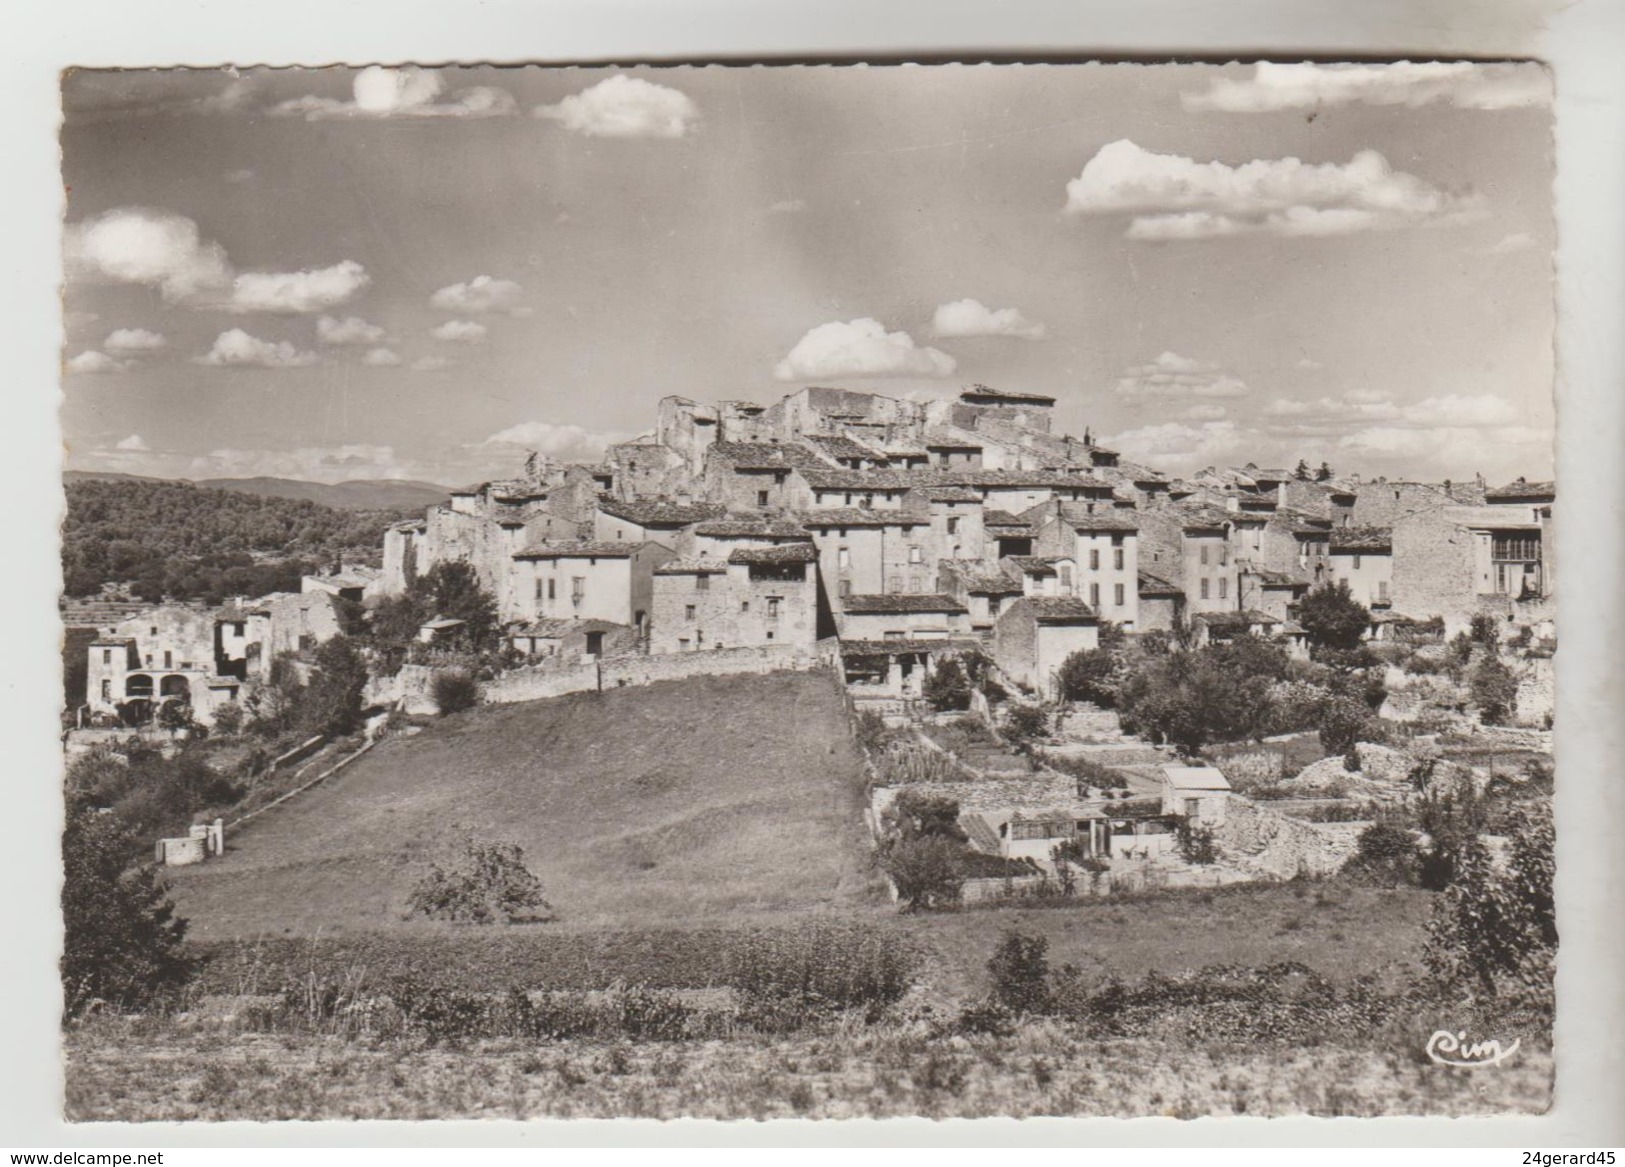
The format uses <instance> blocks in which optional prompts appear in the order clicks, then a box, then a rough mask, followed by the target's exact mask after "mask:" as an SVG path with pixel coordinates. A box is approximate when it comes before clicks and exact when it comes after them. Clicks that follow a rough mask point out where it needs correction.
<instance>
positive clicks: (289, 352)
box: [198, 328, 321, 369]
mask: <svg viewBox="0 0 1625 1167" xmlns="http://www.w3.org/2000/svg"><path fill="white" fill-rule="evenodd" d="M320 359H321V358H319V357H318V356H317V355H316V354H315V353H311V352H303V351H301V350H300V349H298V348H295V347H294V346H293V345H292V344H289V343H288V342H287V341H285V340H283V341H271V340H261V339H260V338H259V337H257V336H250V335H249V334H248V333H246V332H244V331H243V330H242V329H240V328H233V329H229V330H228V331H226V332H222V333H221V334H220V335H219V336H217V337H215V338H214V347H213V348H211V349H210V350H209V351H208V353H207V354H206V355H204V356H201V357H199V358H198V363H199V364H202V365H220V366H239V367H245V368H257V369H295V368H300V367H302V366H305V365H314V364H316V363H317V361H319V360H320Z"/></svg>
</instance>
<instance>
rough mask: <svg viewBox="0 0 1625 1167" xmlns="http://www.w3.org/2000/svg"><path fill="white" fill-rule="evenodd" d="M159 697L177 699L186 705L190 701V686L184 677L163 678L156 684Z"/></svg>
mask: <svg viewBox="0 0 1625 1167" xmlns="http://www.w3.org/2000/svg"><path fill="white" fill-rule="evenodd" d="M158 695H159V696H160V697H179V698H180V699H181V700H182V701H184V702H186V703H187V704H191V701H192V686H191V684H190V682H188V681H187V679H186V678H185V677H174V676H170V677H165V678H164V679H163V680H162V681H160V682H159V683H158Z"/></svg>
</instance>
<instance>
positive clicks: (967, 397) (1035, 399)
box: [959, 385, 1055, 405]
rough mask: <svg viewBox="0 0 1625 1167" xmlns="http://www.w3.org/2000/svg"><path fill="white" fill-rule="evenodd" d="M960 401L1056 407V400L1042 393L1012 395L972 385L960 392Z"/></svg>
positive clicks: (1009, 392)
mask: <svg viewBox="0 0 1625 1167" xmlns="http://www.w3.org/2000/svg"><path fill="white" fill-rule="evenodd" d="M959 400H961V401H963V402H964V403H965V404H967V405H980V404H988V405H1015V404H1018V403H1019V404H1022V405H1054V404H1055V398H1053V397H1046V396H1044V395H1043V394H1042V393H1019V392H1017V393H1012V392H1011V391H1010V390H1008V389H990V388H989V387H988V386H986V385H971V386H968V387H967V388H965V389H963V390H961V391H960V394H959Z"/></svg>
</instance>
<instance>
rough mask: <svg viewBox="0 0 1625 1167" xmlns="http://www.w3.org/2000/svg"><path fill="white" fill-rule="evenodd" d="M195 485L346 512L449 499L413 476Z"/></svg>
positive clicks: (101, 476) (107, 478) (127, 477)
mask: <svg viewBox="0 0 1625 1167" xmlns="http://www.w3.org/2000/svg"><path fill="white" fill-rule="evenodd" d="M62 478H63V481H65V482H176V481H186V480H185V479H168V478H146V477H143V476H141V475H138V474H116V473H112V472H102V471H96V470H68V471H64V472H63V475H62ZM192 485H193V486H200V487H204V488H206V489H209V490H229V491H232V492H234V493H237V494H256V495H261V496H263V497H266V498H287V499H295V500H298V501H302V502H314V503H319V504H320V505H322V506H328V507H334V508H336V509H338V510H346V511H402V510H406V511H410V510H421V509H422V508H424V507H429V506H433V505H435V504H436V503H442V502H445V501H446V499H447V497H448V496H449V495H450V494H451V489H450V488H449V487H445V486H441V485H439V484H438V483H434V482H422V481H419V480H417V479H410V478H356V479H351V480H350V481H348V482H306V481H304V480H302V479H298V478H270V477H260V478H204V479H200V480H198V481H196V482H193V483H192Z"/></svg>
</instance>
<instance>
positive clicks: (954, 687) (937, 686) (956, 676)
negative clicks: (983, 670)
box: [920, 657, 971, 712]
mask: <svg viewBox="0 0 1625 1167" xmlns="http://www.w3.org/2000/svg"><path fill="white" fill-rule="evenodd" d="M970 694H971V687H970V679H969V678H968V677H966V676H965V670H964V669H963V668H962V667H961V666H960V664H959V661H958V660H956V659H955V658H953V657H948V658H947V659H946V660H944V661H942V662H941V663H940V664H938V665H937V667H936V668H934V669H932V670H931V674H930V676H928V677H926V678H925V684H924V685H922V686H921V687H920V695H921V696H922V697H924V698H925V701H926V704H928V705H930V706H931V708H933V709H935V710H937V711H938V712H943V711H945V710H949V709H969V708H970Z"/></svg>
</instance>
